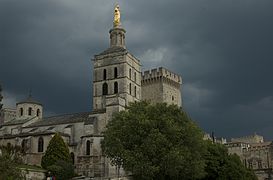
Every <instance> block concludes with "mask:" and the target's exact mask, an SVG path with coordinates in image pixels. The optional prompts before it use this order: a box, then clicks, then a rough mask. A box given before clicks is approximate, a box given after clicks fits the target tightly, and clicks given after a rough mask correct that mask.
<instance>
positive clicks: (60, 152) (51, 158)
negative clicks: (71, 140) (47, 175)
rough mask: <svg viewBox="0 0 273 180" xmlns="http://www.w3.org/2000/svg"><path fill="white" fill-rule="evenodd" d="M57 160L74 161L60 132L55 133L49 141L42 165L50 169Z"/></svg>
mask: <svg viewBox="0 0 273 180" xmlns="http://www.w3.org/2000/svg"><path fill="white" fill-rule="evenodd" d="M57 161H64V162H67V163H72V159H71V157H70V154H69V149H68V146H67V144H66V143H65V142H64V140H63V138H62V137H61V135H60V134H59V133H57V134H55V135H54V136H53V138H52V139H51V140H50V141H49V145H48V146H47V150H46V152H45V155H44V156H43V157H42V163H41V165H42V167H43V168H45V169H48V167H49V166H52V165H54V164H55V163H56V162H57Z"/></svg>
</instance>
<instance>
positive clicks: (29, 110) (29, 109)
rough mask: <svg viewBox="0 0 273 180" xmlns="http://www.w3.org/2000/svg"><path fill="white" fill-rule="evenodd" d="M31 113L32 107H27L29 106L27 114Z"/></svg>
mask: <svg viewBox="0 0 273 180" xmlns="http://www.w3.org/2000/svg"><path fill="white" fill-rule="evenodd" d="M31 113H32V108H31V107H29V108H28V115H29V116H31Z"/></svg>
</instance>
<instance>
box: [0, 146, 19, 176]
mask: <svg viewBox="0 0 273 180" xmlns="http://www.w3.org/2000/svg"><path fill="white" fill-rule="evenodd" d="M23 154H24V153H23V151H22V149H21V147H20V146H13V145H11V144H8V145H7V146H0V179H5V180H21V179H24V178H23V174H22V172H21V170H20V169H19V168H18V165H21V164H22V155H23Z"/></svg>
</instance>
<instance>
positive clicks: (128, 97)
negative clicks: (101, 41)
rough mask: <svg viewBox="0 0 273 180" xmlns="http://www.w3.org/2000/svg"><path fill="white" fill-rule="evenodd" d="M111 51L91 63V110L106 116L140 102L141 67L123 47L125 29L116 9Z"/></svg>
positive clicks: (96, 57)
mask: <svg viewBox="0 0 273 180" xmlns="http://www.w3.org/2000/svg"><path fill="white" fill-rule="evenodd" d="M109 33H110V47H109V48H108V49H106V50H105V51H104V52H102V53H100V54H98V55H95V57H94V59H93V65H94V71H93V72H94V74H93V110H94V111H96V110H106V111H107V114H111V112H115V111H120V110H123V109H124V107H125V106H127V105H128V104H129V103H130V102H134V101H139V100H140V99H141V69H140V67H141V64H140V61H139V60H138V59H136V58H135V57H134V56H133V55H132V54H130V53H129V52H128V51H127V49H126V47H125V33H126V31H125V29H124V28H122V26H121V23H120V12H119V7H118V8H117V7H116V8H115V12H114V22H113V28H112V29H111V30H110V31H109Z"/></svg>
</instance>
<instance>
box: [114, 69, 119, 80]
mask: <svg viewBox="0 0 273 180" xmlns="http://www.w3.org/2000/svg"><path fill="white" fill-rule="evenodd" d="M117 77H118V68H117V67H115V69H114V78H117Z"/></svg>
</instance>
